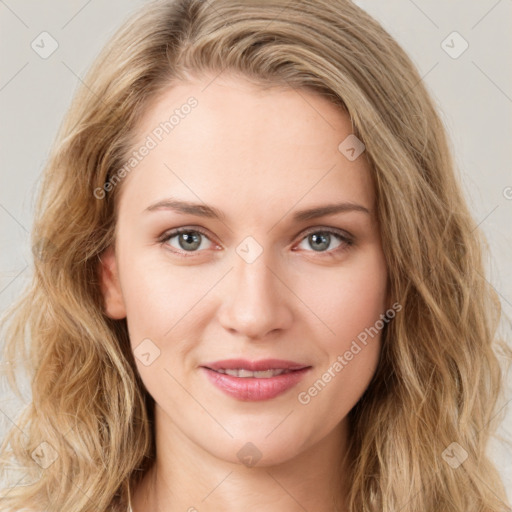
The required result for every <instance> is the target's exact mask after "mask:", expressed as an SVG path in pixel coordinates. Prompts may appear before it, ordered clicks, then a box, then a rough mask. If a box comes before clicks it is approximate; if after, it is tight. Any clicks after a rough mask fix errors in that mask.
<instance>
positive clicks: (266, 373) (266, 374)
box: [215, 368, 290, 379]
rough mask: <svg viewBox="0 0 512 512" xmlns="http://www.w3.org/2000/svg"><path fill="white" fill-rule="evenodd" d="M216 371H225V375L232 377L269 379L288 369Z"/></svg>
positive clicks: (286, 371)
mask: <svg viewBox="0 0 512 512" xmlns="http://www.w3.org/2000/svg"><path fill="white" fill-rule="evenodd" d="M215 371H217V372H218V373H225V374H226V375H231V376H232V377H242V378H247V377H256V378H257V379H269V378H270V377H275V376H276V375H281V374H282V373H289V371H290V370H282V369H275V370H261V371H257V372H252V371H250V370H245V369H244V368H240V369H234V370H215Z"/></svg>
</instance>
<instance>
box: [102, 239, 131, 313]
mask: <svg viewBox="0 0 512 512" xmlns="http://www.w3.org/2000/svg"><path fill="white" fill-rule="evenodd" d="M99 259H100V263H99V269H98V271H99V277H100V285H101V292H102V295H103V304H104V311H105V314H106V315H107V316H108V317H110V318H112V319H114V320H121V319H123V318H126V308H125V305H124V299H123V293H122V290H121V285H120V282H119V273H118V268H117V261H116V256H115V252H114V248H113V246H110V247H109V248H108V249H106V250H105V251H104V252H103V253H102V254H101V256H100V258H99Z"/></svg>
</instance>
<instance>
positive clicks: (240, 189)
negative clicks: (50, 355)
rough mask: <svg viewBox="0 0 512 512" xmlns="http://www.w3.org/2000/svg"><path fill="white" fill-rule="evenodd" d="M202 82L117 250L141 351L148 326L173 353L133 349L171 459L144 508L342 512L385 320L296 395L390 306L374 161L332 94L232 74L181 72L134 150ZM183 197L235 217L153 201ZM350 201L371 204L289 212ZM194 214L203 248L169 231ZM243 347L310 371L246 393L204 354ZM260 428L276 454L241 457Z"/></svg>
mask: <svg viewBox="0 0 512 512" xmlns="http://www.w3.org/2000/svg"><path fill="white" fill-rule="evenodd" d="M208 84H209V85H208ZM190 96H194V97H195V98H196V99H197V100H198V106H197V107H196V108H195V109H194V110H192V112H191V113H190V114H189V115H188V116H186V117H185V118H184V119H182V120H180V123H179V125H178V126H176V127H175V128H174V130H173V131H172V132H171V133H170V134H169V135H167V136H166V137H165V138H164V139H163V140H162V142H160V143H159V144H158V146H157V147H156V148H154V149H152V150H151V152H150V153H149V154H148V155H147V156H146V157H145V158H144V159H143V160H142V161H141V162H140V163H139V164H138V165H137V167H136V168H135V169H134V170H133V171H132V172H131V173H129V174H128V176H127V177H126V178H124V180H123V182H122V183H121V184H120V185H118V186H122V195H121V197H120V201H119V204H118V219H117V225H116V241H115V245H113V246H112V247H111V248H109V250H107V251H106V253H105V254H104V255H103V257H102V266H101V279H102V288H103V293H104V297H105V310H106V313H107V315H108V316H110V317H111V318H115V319H121V318H125V317H126V318H127V324H128V329H129V334H130V339H131V344H132V348H133V349H136V347H137V346H138V345H139V344H140V343H141V342H142V341H143V340H145V339H149V340H151V343H152V344H153V345H150V346H151V347H158V350H159V351H160V354H159V357H157V358H156V359H155V360H154V361H153V362H152V363H151V364H150V365H149V366H146V365H144V364H143V363H142V362H141V361H140V360H139V359H138V358H137V357H135V361H136V364H137V369H138V371H139V372H140V375H141V378H142V380H143V382H144V385H145V386H146V388H147V390H148V391H149V393H150V394H151V395H152V396H153V397H154V399H155V402H156V406H155V424H156V425H155V435H156V442H157V459H156V464H155V465H154V466H153V467H152V469H151V470H150V471H149V472H148V473H147V474H146V476H145V478H144V480H143V481H142V482H141V483H140V485H139V486H138V487H137V488H136V489H135V490H134V492H133V493H132V503H133V510H134V512H142V511H146V510H151V511H162V512H163V511H165V512H175V511H187V510H189V511H191V512H193V511H194V510H197V511H200V512H203V511H204V512H208V511H218V510H223V511H226V512H230V511H235V510H236V511H239V510H245V511H256V510H267V511H269V512H273V511H275V512H277V511H279V512H292V511H293V512H295V511H299V510H300V511H303V510H304V509H306V510H310V511H312V510H315V511H317V512H332V511H334V510H343V509H344V506H343V500H344V496H345V492H346V481H345V480H346V478H345V474H346V469H345V466H344V465H343V464H342V463H341V461H342V460H343V454H344V453H345V448H346V444H347V436H348V423H347V414H348V412H349V411H350V410H351V409H352V407H353V406H354V405H355V404H356V403H357V401H358V400H359V398H360V397H361V395H362V394H363V392H364V390H365V389H366V388H367V386H368V384H369V382H370V380H371V378H372V376H373V375H374V373H375V370H376V367H377V364H378V359H379V354H380V349H381V337H380V332H379V334H378V335H377V336H375V337H373V338H372V339H371V340H370V341H369V343H368V344H367V345H366V346H365V347H364V348H363V350H361V351H360V352H359V353H358V354H357V355H355V356H354V357H353V359H352V360H351V361H350V362H348V364H347V365H346V366H345V367H344V368H343V370H342V371H341V372H338V373H335V377H333V378H332V379H331V380H330V382H329V383H328V384H327V385H326V386H325V387H324V388H323V389H322V391H321V392H319V393H318V394H317V395H316V396H314V397H312V398H311V400H310V402H309V403H308V404H305V405H304V404H302V403H300V402H299V400H298V395H299V393H300V392H304V391H307V390H308V388H309V387H310V386H312V385H313V383H314V382H315V381H317V380H318V379H319V378H321V377H322V375H323V374H324V373H325V372H326V371H327V370H328V368H329V367H332V364H333V362H334V361H336V359H337V357H338V356H339V355H343V354H344V353H345V352H346V351H347V350H348V349H349V348H350V346H351V342H352V341H353V340H354V339H356V337H357V336H358V334H359V333H361V332H362V331H364V329H365V328H367V327H369V326H373V325H374V324H375V322H376V321H377V320H378V319H379V318H380V315H381V314H382V313H384V312H385V311H386V309H388V308H389V307H390V301H389V299H388V296H387V267H386V262H385V258H384V254H383V250H382V243H381V238H380V232H379V227H378V221H377V218H376V216H375V191H374V188H373V185H372V181H371V179H370V169H369V164H368V162H367V160H366V158H365V157H364V153H363V155H361V156H360V157H358V158H357V159H356V160H354V161H349V160H348V159H347V158H346V157H345V156H344V155H343V154H342V153H341V152H340V151H339V150H338V145H339V144H340V143H341V142H342V141H343V140H344V139H345V138H346V137H347V136H348V135H349V134H351V133H352V126H351V122H350V118H349V117H348V115H347V114H346V113H345V112H343V111H341V110H339V109H338V108H337V107H336V106H334V105H333V104H331V103H330V102H329V101H328V100H327V99H325V98H323V97H321V96H319V95H317V94H315V93H314V92H310V91H306V90H300V92H299V91H295V90H293V89H283V88H281V89H271V90H267V91H263V90H261V89H259V88H258V87H256V86H255V85H253V84H251V83H249V82H247V81H245V80H244V79H243V78H241V77H239V76H235V75H227V76H226V75H223V76H222V77H219V78H217V79H216V80H214V81H213V82H212V78H211V77H207V78H196V79H194V80H193V81H191V82H187V83H180V84H179V85H174V86H173V87H172V88H170V89H169V90H168V91H166V92H165V94H164V95H163V96H162V97H161V98H159V99H158V101H156V102H153V104H151V105H150V108H148V110H147V111H146V114H145V116H144V118H143V119H142V120H141V123H140V126H139V130H138V144H136V145H135V146H136V147H140V144H142V143H143V142H144V140H145V138H146V137H147V135H148V134H150V133H151V131H152V130H153V129H154V128H155V127H156V126H158V125H159V124H160V122H162V121H163V120H165V119H168V118H169V112H172V111H173V110H174V109H175V108H178V107H179V106H180V105H183V104H184V103H185V102H186V100H187V98H189V97H190ZM171 196H172V197H173V198H177V199H180V200H184V201H192V202H197V203H206V204H208V205H211V206H213V207H215V208H217V209H218V210H221V211H222V212H223V214H224V215H225V218H224V219H223V220H218V219H211V218H204V217H199V216H196V215H192V214H182V213H177V212H175V211H172V210H169V209H163V208H162V209H157V210H154V211H150V212H148V211H145V210H146V208H147V207H148V206H149V205H151V204H153V203H155V202H157V201H160V200H162V199H165V198H168V197H171ZM339 202H350V203H357V204H359V205H362V206H364V207H366V208H367V209H368V210H369V212H370V213H364V212H361V211H345V212H341V213H336V214H332V215H325V216H323V217H320V218H315V219H310V220H304V221H296V220H293V218H292V217H293V214H294V213H295V212H296V211H298V210H302V209H306V208H312V207H317V206H322V205H326V204H329V203H339ZM179 227H187V228H189V229H190V230H193V229H202V230H204V231H205V232H206V234H207V237H203V236H202V235H201V234H197V235H196V236H198V237H199V240H200V241H201V245H200V246H199V248H195V249H194V248H192V249H190V245H186V244H185V246H183V245H180V239H181V240H182V244H183V237H180V236H174V237H173V238H172V239H170V240H168V241H166V242H165V241H164V242H162V241H161V235H162V234H164V233H165V232H168V231H169V230H171V229H174V228H179ZM309 228H311V229H309ZM326 229H331V230H336V229H338V230H342V231H343V232H342V234H344V233H346V234H350V235H351V237H352V240H353V244H352V245H347V244H346V243H345V242H344V241H342V240H340V239H338V238H337V237H336V236H335V234H331V238H330V242H329V241H328V240H327V241H326V242H325V244H321V247H320V249H317V250H315V247H316V245H315V244H314V241H312V240H311V237H308V235H312V234H314V233H316V234H317V236H318V235H320V236H321V234H322V233H324V232H325V230H326ZM248 236H251V237H253V238H254V240H256V241H257V244H259V246H260V247H261V249H262V251H263V252H262V253H261V254H260V255H259V257H258V258H257V259H256V260H255V261H253V262H251V263H248V262H247V261H246V260H245V259H244V258H242V257H241V256H240V255H239V254H238V253H237V252H236V249H237V247H239V246H240V244H241V242H242V241H243V240H244V239H245V238H246V237H248ZM317 243H318V242H317ZM189 244H190V242H189ZM184 247H185V248H184ZM187 248H188V249H189V252H188V253H187ZM173 250H174V251H175V252H173ZM187 255H188V256H189V257H187ZM146 343H147V342H146ZM152 350H154V349H152ZM238 357H240V358H245V359H249V360H259V359H266V358H279V359H287V360H292V361H297V362H300V363H302V364H307V365H310V366H312V369H311V370H310V372H309V373H308V374H307V375H306V377H305V378H304V379H303V380H302V381H301V382H300V383H299V384H298V385H296V386H295V387H294V388H292V389H290V390H288V391H286V392H285V393H284V394H282V395H280V396H278V397H275V398H273V399H270V400H263V401H258V402H255V401H242V400H238V399H236V398H233V397H230V396H227V395H225V394H224V393H222V392H221V391H220V390H219V389H217V388H216V387H215V386H213V385H212V384H211V383H210V382H209V380H208V379H206V378H205V376H204V374H203V371H202V370H201V369H200V368H199V366H200V365H201V364H204V363H206V362H209V361H216V360H220V359H229V358H238ZM331 372H332V370H331ZM247 442H251V443H252V444H253V445H254V446H255V447H256V448H257V450H258V452H259V453H260V454H261V458H260V459H259V461H258V462H257V464H256V465H254V466H252V467H249V466H247V465H244V464H243V463H242V462H241V460H240V459H239V457H238V456H237V452H239V450H240V449H241V448H242V447H243V446H244V445H246V443H247ZM246 449H248V448H246ZM249 450H253V451H254V448H249ZM254 453H256V452H254ZM336 499H339V500H340V501H339V503H340V505H339V508H335V506H334V504H333V503H334V500H336Z"/></svg>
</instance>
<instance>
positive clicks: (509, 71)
mask: <svg viewBox="0 0 512 512" xmlns="http://www.w3.org/2000/svg"><path fill="white" fill-rule="evenodd" d="M356 3H357V4H358V5H360V6H361V7H363V8H364V9H365V10H367V11H368V12H369V13H370V14H371V15H373V16H374V17H375V18H377V19H378V20H379V21H380V22H381V23H382V24H383V26H384V27H385V28H386V29H387V30H388V31H389V32H390V33H391V34H392V35H393V36H394V37H395V38H396V39H397V40H398V42H399V43H400V44H401V45H402V47H403V48H404V49H405V50H406V52H407V53H408V54H409V55H410V57H411V58H412V60H413V61H414V63H415V64H416V66H417V68H418V70H419V72H420V74H421V76H422V77H423V80H424V83H425V84H426V86H427V88H428V89H429V91H430V92H431V94H432V96H433V98H434V100H435V102H436V104H437V106H438V109H439V112H440V114H441V116H442V119H443V121H444V123H445V125H446V128H447V130H448V133H449V136H450V138H451V142H452V145H453V147H454V149H455V156H456V159H457V163H458V166H459V168H460V173H461V176H462V180H463V187H464V190H465V193H466V196H467V199H468V201H469V204H470V206H471V208H472V211H473V214H474V219H475V225H479V226H481V228H482V229H483V230H484V232H485V234H486V235H487V238H488V241H489V244H490V248H491V252H492V259H491V260H490V261H489V264H488V279H489V281H490V282H491V283H492V284H493V286H494V287H495V289H496V291H497V292H498V293H499V294H500V297H501V300H502V304H503V310H504V312H505V313H506V314H507V315H508V316H509V317H511V318H512V274H511V270H510V259H511V258H510V256H511V254H512V234H511V228H510V219H511V214H512V171H511V163H512V162H511V161H512V158H511V153H510V146H511V143H512V126H511V124H512V123H511V120H512V116H511V112H512V67H511V66H510V62H511V61H512V59H511V53H512V52H511V43H512V31H511V30H510V20H511V19H512V0H477V1H474V2H467V1H464V0H450V2H446V1H443V0H429V1H427V0H414V1H413V0H387V1H385V2H384V1H382V0H359V1H357V2H356ZM142 4H144V1H142V0H123V1H121V0H110V1H108V2H100V1H99V0H66V1H64V0H60V1H55V0H46V1H45V2H40V1H36V0H24V1H21V0H0V58H1V60H0V62H1V67H0V73H1V75H0V115H1V117H0V119H1V125H0V130H1V136H0V141H1V146H0V149H1V153H0V156H1V165H0V173H1V174H0V310H4V309H5V308H6V307H7V306H9V305H10V304H11V303H12V301H13V300H14V299H15V297H16V296H17V295H18V294H19V293H20V291H21V290H22V288H23V287H24V285H25V284H26V283H27V282H28V280H29V277H30V275H31V271H32V270H31V251H30V247H29V237H28V233H29V231H30V229H31V225H32V216H33V204H34V199H35V195H36V191H37V187H38V184H39V178H40V173H41V170H42V168H43V165H44V163H45V160H46V158H47V155H48V152H49V149H50V146H51V144H52V141H53V139H54V137H55V134H56V130H57V128H58V126H59V123H60V122H61V119H62V116H63V114H64V112H65V111H66V109H67V108H68V106H69V104H70V102H71V99H72V96H73V94H74V92H75V90H76V88H77V86H78V85H79V83H80V82H81V81H82V79H83V77H84V75H85V72H86V70H87V69H88V67H89V66H90V64H91V62H92V60H93V59H94V57H95V56H96V55H97V53H98V52H99V51H100V49H101V48H102V46H103V45H104V43H105V42H106V40H107V38H108V37H109V36H110V35H111V34H112V33H113V32H114V30H115V29H116V28H117V27H118V26H119V25H120V24H121V22H122V21H123V19H125V18H126V16H127V15H128V14H129V13H130V12H131V11H133V10H134V9H136V8H137V7H138V6H140V5H142ZM42 33H46V34H42ZM42 39H43V40H44V42H43V43H42V42H41V40H42ZM52 50H54V51H53V53H52V54H51V55H45V52H47V53H48V52H50V51H52ZM425 229H428V226H425ZM502 328H503V332H504V333H505V335H506V336H507V337H508V339H509V340H510V337H511V336H510V333H511V324H510V322H509V321H504V322H503V326H502ZM511 387H512V386H510V385H509V393H508V395H507V401H508V400H510V399H512V393H510V389H511ZM28 389H29V388H28V387H27V391H26V393H27V394H26V397H27V400H28V399H29V391H28ZM0 393H1V394H0V435H2V436H3V435H4V433H5V431H6V428H8V427H10V426H12V422H13V418H15V414H16V411H18V410H19V408H20V403H18V402H17V401H16V400H15V399H14V398H13V396H12V395H11V394H10V393H9V392H8V390H6V389H5V386H4V387H3V388H2V389H0ZM509 409H510V408H509V407H506V408H505V410H506V411H509ZM499 433H500V434H501V435H502V436H504V437H505V438H507V439H509V440H511V441H512V413H511V412H507V417H506V420H505V421H504V422H503V424H502V427H501V429H500V432H499ZM490 454H491V456H492V458H493V459H494V460H495V461H496V463H497V464H498V467H499V469H500V471H501V473H502V475H503V479H504V482H505V485H506V487H507V489H509V491H508V492H509V493H510V495H509V498H510V500H512V451H511V449H510V448H509V447H508V446H507V445H506V444H503V443H502V442H498V441H494V442H493V443H492V445H491V447H490Z"/></svg>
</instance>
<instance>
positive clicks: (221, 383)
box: [201, 359, 312, 401]
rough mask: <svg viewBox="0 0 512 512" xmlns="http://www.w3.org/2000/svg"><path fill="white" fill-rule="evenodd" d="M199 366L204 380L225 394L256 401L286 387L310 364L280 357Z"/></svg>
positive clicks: (305, 370)
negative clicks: (206, 379)
mask: <svg viewBox="0 0 512 512" xmlns="http://www.w3.org/2000/svg"><path fill="white" fill-rule="evenodd" d="M201 368H202V370H203V371H204V372H205V373H206V375H207V377H208V380H209V381H210V382H211V383H212V384H213V385H214V386H215V387H217V388H218V389H220V390H221V391H222V392H224V393H225V394H227V395H228V396H231V397H233V398H236V399H238V400H244V401H259V400H268V399H271V398H275V397H277V396H278V395H280V394H282V393H284V392H286V391H288V390H290V389H291V388H292V387H294V386H295V385H296V384H297V383H298V382H299V381H300V380H302V378H303V377H304V375H305V374H306V373H307V372H308V371H309V370H310V369H311V368H312V367H311V366H308V365H304V364H301V363H297V362H294V361H286V360H282V359H265V360H260V361H247V360H241V359H230V360H224V361H216V362H213V363H207V364H205V365H202V366H201Z"/></svg>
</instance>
